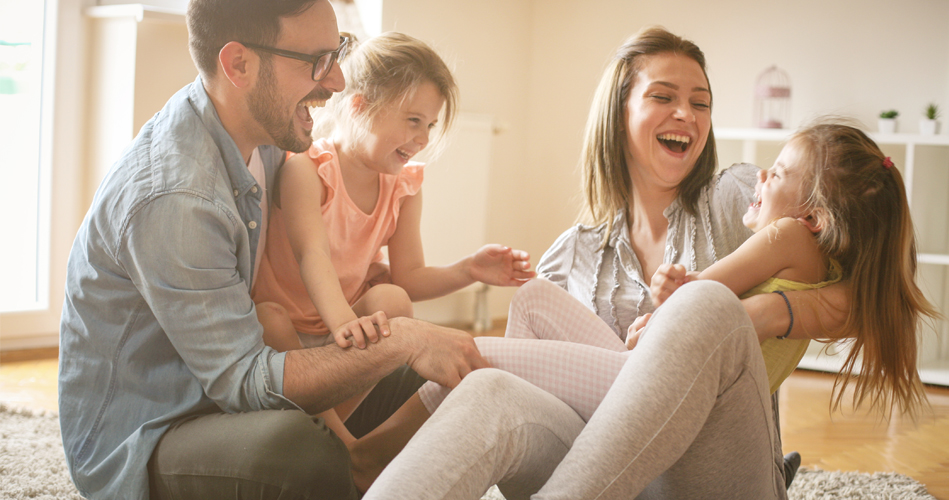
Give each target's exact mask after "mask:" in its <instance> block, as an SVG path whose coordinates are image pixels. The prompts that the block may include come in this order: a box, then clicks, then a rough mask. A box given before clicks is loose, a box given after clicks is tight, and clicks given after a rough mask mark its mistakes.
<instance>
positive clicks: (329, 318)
mask: <svg viewBox="0 0 949 500" xmlns="http://www.w3.org/2000/svg"><path fill="white" fill-rule="evenodd" d="M279 183H280V202H281V208H282V210H283V217H284V223H285V225H286V227H287V236H288V238H289V240H290V247H291V248H292V249H293V255H294V256H295V257H296V259H297V263H299V265H300V277H301V278H302V280H303V284H304V286H306V290H307V294H308V295H309V297H310V300H311V301H313V305H315V306H316V310H317V311H319V313H320V317H321V318H322V319H323V322H324V323H326V326H327V327H328V328H329V330H330V331H331V332H333V334H334V337H336V341H337V343H338V344H340V347H348V346H349V345H350V342H352V343H355V344H356V345H357V346H358V347H364V346H365V341H364V340H363V338H362V335H359V332H358V331H353V330H359V331H363V332H364V333H365V335H366V336H367V337H369V340H370V341H375V340H377V338H378V337H377V335H376V331H375V328H374V327H371V325H370V327H369V328H361V327H360V326H359V325H358V318H357V316H356V314H355V313H354V312H353V310H352V308H351V307H350V306H349V303H348V302H347V301H346V297H345V296H344V295H343V290H342V288H341V287H340V284H339V276H338V275H337V274H336V269H335V268H334V267H333V262H332V260H331V258H330V246H329V240H328V238H327V235H326V229H325V227H324V225H323V213H322V210H321V204H322V199H323V189H324V188H323V182H322V181H321V180H320V177H319V175H318V174H317V172H316V169H315V168H314V167H313V162H312V160H310V158H309V156H308V155H306V154H299V155H295V156H293V157H292V158H290V159H289V160H287V163H286V164H285V165H284V166H283V169H282V170H281V173H280V180H279ZM384 326H386V325H384V324H380V325H379V327H380V330H382V329H383V327H384ZM344 327H345V328H344ZM337 333H339V335H337ZM386 333H387V331H383V334H386ZM347 334H348V335H347ZM346 336H351V337H352V340H351V341H349V340H346V339H345V337H346ZM344 344H345V345H344Z"/></svg>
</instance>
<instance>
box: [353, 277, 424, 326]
mask: <svg viewBox="0 0 949 500" xmlns="http://www.w3.org/2000/svg"><path fill="white" fill-rule="evenodd" d="M360 302H362V304H361V306H362V308H363V309H364V310H365V312H366V313H367V314H372V313H374V312H376V311H382V312H384V313H385V314H386V317H388V318H398V317H403V318H411V317H414V315H415V311H414V309H413V307H412V299H411V298H409V294H408V293H407V292H406V291H405V289H403V288H402V287H400V286H397V285H392V284H387V283H384V284H381V285H376V286H374V287H372V288H370V289H369V291H368V292H366V295H364V296H363V298H362V299H360Z"/></svg>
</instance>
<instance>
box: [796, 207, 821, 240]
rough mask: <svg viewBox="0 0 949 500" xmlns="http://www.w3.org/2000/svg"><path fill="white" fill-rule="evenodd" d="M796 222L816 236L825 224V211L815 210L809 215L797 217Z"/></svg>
mask: <svg viewBox="0 0 949 500" xmlns="http://www.w3.org/2000/svg"><path fill="white" fill-rule="evenodd" d="M797 220H799V221H801V224H804V227H806V228H807V229H808V230H810V232H812V233H814V234H817V233H819V232H820V231H821V229H823V228H824V224H826V222H827V211H826V210H824V209H823V208H815V209H813V210H811V212H810V213H809V214H807V215H805V216H804V217H799V218H798V219H797Z"/></svg>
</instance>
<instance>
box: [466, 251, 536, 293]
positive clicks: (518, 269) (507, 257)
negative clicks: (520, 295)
mask: <svg viewBox="0 0 949 500" xmlns="http://www.w3.org/2000/svg"><path fill="white" fill-rule="evenodd" d="M530 267H531V262H530V255H529V254H528V253H527V252H525V251H523V250H515V249H513V248H510V247H506V246H502V245H485V246H483V247H481V249H479V250H478V251H477V252H475V254H474V255H473V256H472V258H471V267H470V269H469V272H470V273H471V278H472V279H474V280H475V281H480V282H482V283H487V284H488V285H497V286H521V285H523V284H524V282H526V281H527V280H529V279H531V278H533V277H534V276H536V274H537V273H535V272H534V271H531V270H530Z"/></svg>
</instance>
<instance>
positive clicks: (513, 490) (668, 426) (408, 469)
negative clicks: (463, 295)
mask: <svg viewBox="0 0 949 500" xmlns="http://www.w3.org/2000/svg"><path fill="white" fill-rule="evenodd" d="M778 443H779V439H778V436H777V431H776V429H775V428H774V425H773V418H772V410H771V403H770V397H769V394H768V382H767V376H766V373H765V369H764V361H763V359H762V357H761V350H760V347H759V345H758V340H757V336H756V335H755V333H754V328H753V326H752V325H751V322H750V320H749V319H748V316H747V314H745V311H744V308H743V307H742V306H741V303H740V302H739V301H738V300H737V299H736V298H735V296H734V294H732V293H731V292H730V291H729V290H728V289H727V288H725V287H724V286H723V285H720V284H718V283H715V282H711V281H699V282H695V283H690V284H688V285H686V286H684V287H682V288H681V289H680V290H679V291H678V292H677V293H676V294H674V295H673V296H672V297H671V298H670V299H669V301H667V302H666V304H665V305H664V306H663V307H662V308H660V309H659V310H658V311H657V312H656V314H655V315H654V317H653V319H652V320H651V321H650V323H649V326H648V327H647V330H646V332H644V335H643V338H642V340H641V341H640V343H639V345H638V346H637V347H636V349H634V350H633V351H632V353H631V354H630V355H629V358H628V360H627V362H626V363H625V364H624V365H623V366H622V368H621V369H620V371H619V373H618V374H617V376H616V380H615V382H614V383H613V385H612V387H611V388H610V389H609V391H608V392H607V393H606V396H605V397H604V398H603V401H602V402H601V403H600V405H599V407H598V408H597V409H596V411H595V413H594V414H593V416H592V417H591V418H590V420H589V422H588V423H587V424H586V425H585V426H584V424H583V420H582V419H581V418H580V417H579V416H578V415H577V414H576V412H574V411H573V410H572V409H571V408H570V407H569V406H567V405H566V404H565V403H563V402H562V401H560V400H559V399H557V398H556V397H554V396H552V395H550V394H549V393H547V392H545V391H543V390H541V389H539V388H537V387H536V386H533V385H531V384H529V383H527V382H525V381H523V380H521V379H519V378H517V377H515V376H513V375H511V374H508V373H505V372H502V371H499V370H495V369H490V370H478V371H475V372H473V373H471V374H470V375H468V376H467V377H466V378H465V380H464V381H463V382H462V383H461V384H460V385H459V386H458V387H457V388H456V389H455V390H454V391H452V392H451V394H450V395H448V397H447V398H446V399H445V400H444V402H443V403H442V405H441V406H440V407H439V408H438V410H437V411H436V412H435V414H434V415H432V417H431V418H430V419H429V420H428V422H426V424H425V425H424V426H422V428H421V429H420V430H419V432H418V433H417V434H416V436H415V437H414V438H413V439H412V440H411V441H410V442H409V444H408V445H407V446H406V448H405V450H404V451H403V452H402V453H401V454H400V455H399V456H398V457H396V459H395V460H394V461H393V462H392V463H391V464H390V465H389V467H388V468H386V470H385V471H384V472H383V474H382V475H381V476H380V477H379V479H378V480H377V481H376V483H375V484H374V485H373V487H372V488H371V489H370V490H369V492H368V493H367V495H366V496H365V498H366V499H368V500H372V499H376V498H386V499H400V498H405V499H441V498H446V499H466V498H470V499H477V498H479V497H480V495H481V494H483V493H484V491H486V490H487V488H488V487H489V486H491V485H492V484H496V483H497V484H499V486H500V487H501V490H502V492H503V493H504V494H505V496H506V497H507V498H508V499H509V500H514V499H517V498H528V497H531V498H538V499H548V498H550V499H553V498H561V499H570V500H576V499H594V498H602V499H608V498H623V499H628V498H634V497H637V495H639V498H734V499H743V498H747V499H756V500H757V499H768V498H777V499H784V498H786V492H785V489H784V478H783V473H782V471H783V460H782V456H781V450H780V448H779V446H778ZM535 492H536V493H535ZM531 495H533V496H531Z"/></svg>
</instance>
